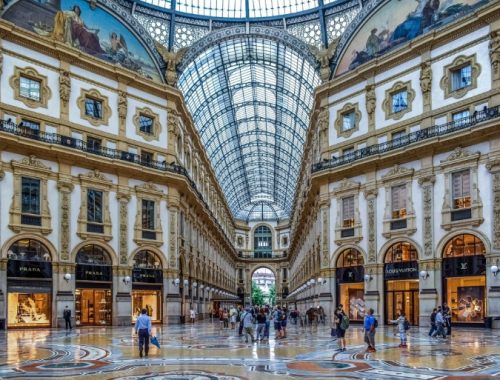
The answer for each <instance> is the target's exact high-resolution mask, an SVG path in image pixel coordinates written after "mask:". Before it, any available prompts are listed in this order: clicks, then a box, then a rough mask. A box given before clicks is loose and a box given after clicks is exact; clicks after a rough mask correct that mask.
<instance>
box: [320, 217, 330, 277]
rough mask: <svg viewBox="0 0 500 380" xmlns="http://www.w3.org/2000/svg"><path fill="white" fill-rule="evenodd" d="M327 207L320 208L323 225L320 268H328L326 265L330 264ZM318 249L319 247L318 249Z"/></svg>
mask: <svg viewBox="0 0 500 380" xmlns="http://www.w3.org/2000/svg"><path fill="white" fill-rule="evenodd" d="M329 210H330V208H329V207H322V212H321V214H322V224H323V231H322V234H321V235H322V236H321V239H322V245H321V250H322V255H321V268H328V265H329V264H330V250H329V248H328V247H329V244H328V240H329V237H330V234H329V233H328V231H329V221H328V219H329V218H328V214H329ZM318 248H319V247H318Z"/></svg>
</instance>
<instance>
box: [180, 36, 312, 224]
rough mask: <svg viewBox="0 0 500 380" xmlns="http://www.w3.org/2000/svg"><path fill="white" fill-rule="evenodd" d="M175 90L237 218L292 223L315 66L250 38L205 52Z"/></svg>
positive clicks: (275, 45)
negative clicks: (184, 102) (183, 103)
mask: <svg viewBox="0 0 500 380" xmlns="http://www.w3.org/2000/svg"><path fill="white" fill-rule="evenodd" d="M178 84H179V87H180V89H181V90H182V92H183V93H184V96H185V99H186V103H187V106H188V108H189V110H190V112H191V114H192V115H193V119H194V122H195V125H196V126H197V128H198V130H199V132H200V135H201V139H202V142H203V144H204V146H205V149H206V151H207V154H208V156H209V158H210V159H211V162H212V166H213V168H214V170H215V173H216V175H217V177H218V180H219V182H220V184H221V186H222V189H223V191H224V192H225V196H226V199H227V201H228V203H229V206H230V208H231V210H232V212H233V214H234V216H235V217H236V218H238V219H242V220H247V221H249V220H269V219H282V218H287V217H288V216H289V215H290V212H291V207H292V201H293V196H294V191H295V186H296V183H297V176H298V171H299V167H300V161H301V156H302V153H303V144H304V141H305V135H306V130H307V127H308V122H309V116H308V115H309V112H310V110H311V107H312V102H313V91H314V88H315V87H316V86H318V85H319V84H320V80H319V77H318V75H317V72H316V71H315V67H313V66H312V65H311V64H310V63H309V61H306V60H304V58H302V57H301V55H300V54H299V53H298V52H296V51H295V50H293V49H292V48H290V47H289V46H286V45H284V44H282V43H280V42H277V41H272V40H267V39H263V38H260V37H257V36H247V37H245V38H243V39H232V40H226V41H224V42H221V43H219V44H217V45H215V46H212V47H210V48H209V49H207V50H206V51H205V52H204V53H202V54H200V55H199V56H198V57H197V59H195V60H194V61H193V62H192V63H190V64H189V65H188V66H187V67H186V69H185V70H184V71H183V72H182V74H181V76H180V78H179V82H178Z"/></svg>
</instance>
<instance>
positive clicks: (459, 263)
mask: <svg viewBox="0 0 500 380" xmlns="http://www.w3.org/2000/svg"><path fill="white" fill-rule="evenodd" d="M485 273H486V257H484V256H483V255H476V256H464V257H450V258H448V259H443V276H444V277H462V276H479V275H482V274H485Z"/></svg>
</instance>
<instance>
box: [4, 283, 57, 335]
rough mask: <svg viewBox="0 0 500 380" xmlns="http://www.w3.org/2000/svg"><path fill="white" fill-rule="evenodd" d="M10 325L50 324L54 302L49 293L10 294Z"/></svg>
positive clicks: (8, 321)
mask: <svg viewBox="0 0 500 380" xmlns="http://www.w3.org/2000/svg"><path fill="white" fill-rule="evenodd" d="M7 302H8V305H9V307H8V308H7V309H8V315H7V325H8V327H38V326H47V327H48V326H50V317H51V309H52V303H51V301H50V294H49V293H10V292H9V294H8V301H7Z"/></svg>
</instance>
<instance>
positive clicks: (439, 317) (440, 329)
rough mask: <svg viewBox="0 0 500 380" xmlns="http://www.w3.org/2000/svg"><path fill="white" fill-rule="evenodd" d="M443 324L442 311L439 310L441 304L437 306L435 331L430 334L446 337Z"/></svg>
mask: <svg viewBox="0 0 500 380" xmlns="http://www.w3.org/2000/svg"><path fill="white" fill-rule="evenodd" d="M444 324H445V321H444V317H443V312H442V310H441V306H439V307H438V309H437V313H436V331H435V332H434V333H433V334H432V336H438V335H441V336H442V337H443V339H446V331H445V329H444Z"/></svg>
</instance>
